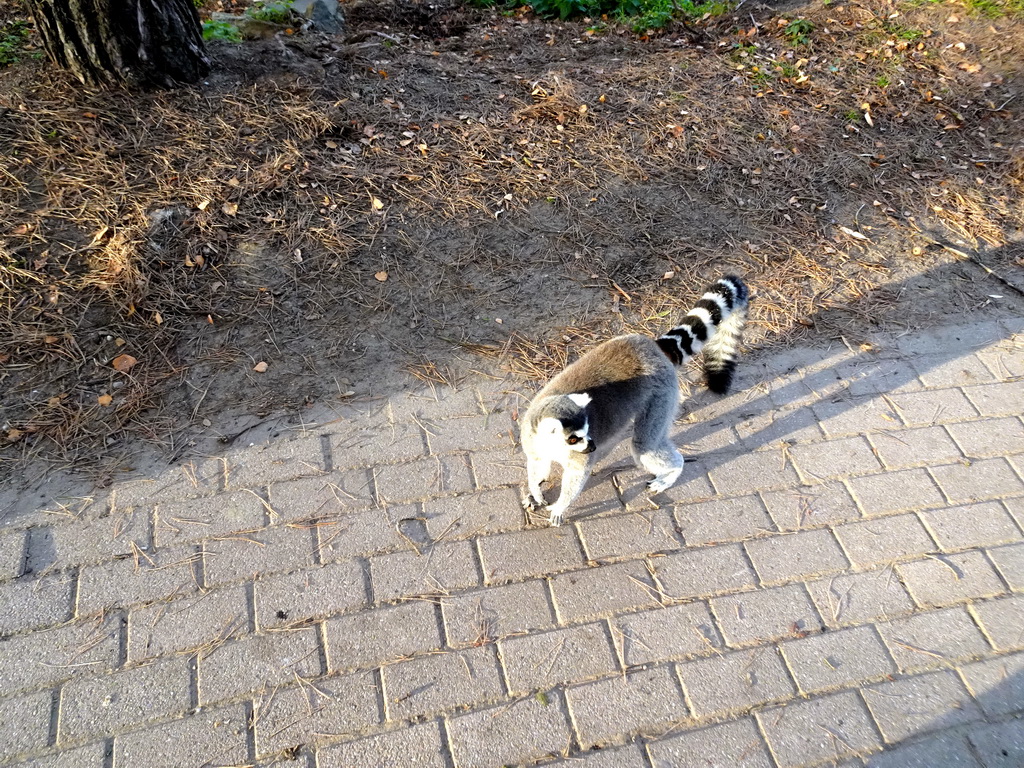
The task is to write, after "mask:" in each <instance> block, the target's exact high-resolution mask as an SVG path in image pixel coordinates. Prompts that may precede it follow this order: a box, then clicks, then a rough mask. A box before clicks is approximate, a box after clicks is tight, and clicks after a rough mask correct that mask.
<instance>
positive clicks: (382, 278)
mask: <svg viewBox="0 0 1024 768" xmlns="http://www.w3.org/2000/svg"><path fill="white" fill-rule="evenodd" d="M374 277H375V278H377V282H378V283H385V282H387V279H388V273H387V272H385V271H384V270H383V269H382V270H381V271H380V272H377V273H376V274H374Z"/></svg>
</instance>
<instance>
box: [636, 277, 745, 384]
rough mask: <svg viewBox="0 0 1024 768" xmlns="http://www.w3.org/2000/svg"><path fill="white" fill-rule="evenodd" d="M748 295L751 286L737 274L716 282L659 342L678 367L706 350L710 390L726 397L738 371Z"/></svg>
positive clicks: (705, 371) (705, 358)
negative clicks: (737, 355) (748, 288)
mask: <svg viewBox="0 0 1024 768" xmlns="http://www.w3.org/2000/svg"><path fill="white" fill-rule="evenodd" d="M748 296H749V293H748V292H747V286H746V285H745V284H744V282H743V281H742V280H740V279H739V278H738V277H736V276H735V275H727V276H726V277H723V278H721V279H719V280H716V281H715V282H714V283H712V284H711V285H710V286H708V289H707V291H705V293H704V295H703V296H701V298H700V301H698V302H697V304H696V306H695V307H694V308H693V309H691V310H690V311H689V313H688V314H687V315H686V317H684V318H683V321H682V322H681V323H680V324H679V325H677V326H676V327H675V328H673V329H672V330H670V331H668V332H667V333H666V334H665V335H664V336H660V337H658V338H657V339H655V341H656V342H657V344H658V346H659V347H661V350H662V352H664V353H665V354H666V355H668V358H669V360H671V361H672V362H673V363H674V364H675V365H682V364H683V363H685V362H686V361H687V360H689V359H690V358H691V357H693V356H694V355H696V354H697V353H698V352H700V351H701V349H703V350H704V376H705V378H706V380H707V384H708V389H710V390H711V391H712V392H716V393H718V394H720V395H724V394H725V393H726V392H728V391H729V385H730V384H732V375H733V371H735V370H736V354H737V353H738V352H739V346H740V338H741V336H742V334H743V326H744V325H745V324H746V322H747V303H748Z"/></svg>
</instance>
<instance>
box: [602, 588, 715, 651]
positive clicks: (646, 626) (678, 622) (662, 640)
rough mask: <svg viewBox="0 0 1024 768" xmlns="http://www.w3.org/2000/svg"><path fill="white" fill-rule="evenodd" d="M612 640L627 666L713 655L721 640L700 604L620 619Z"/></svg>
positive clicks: (633, 614) (642, 613)
mask: <svg viewBox="0 0 1024 768" xmlns="http://www.w3.org/2000/svg"><path fill="white" fill-rule="evenodd" d="M612 637H613V638H614V640H615V644H616V645H617V646H618V649H619V653H620V655H621V657H622V659H623V661H624V662H625V664H626V665H627V666H634V665H637V664H648V663H652V662H658V661H667V660H669V659H681V658H685V657H687V656H696V655H701V654H706V653H710V652H712V651H716V650H717V649H719V648H721V647H722V638H721V636H720V635H719V634H718V629H717V628H716V627H715V622H714V619H712V618H711V614H710V613H708V609H707V606H705V605H704V604H703V603H688V604H686V605H672V606H667V607H665V608H654V609H652V610H650V611H642V612H641V613H632V614H628V615H626V616H619V617H617V618H616V619H614V620H613V621H612Z"/></svg>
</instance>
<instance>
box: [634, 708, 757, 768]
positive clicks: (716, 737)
mask: <svg viewBox="0 0 1024 768" xmlns="http://www.w3.org/2000/svg"><path fill="white" fill-rule="evenodd" d="M647 750H648V752H649V753H650V755H651V762H652V763H653V764H654V768H682V767H683V766H697V765H699V766H701V768H773V764H772V761H771V758H770V757H769V756H768V750H767V749H765V744H764V742H763V741H762V740H761V735H760V734H759V733H758V731H757V726H756V725H754V721H753V720H751V719H749V718H743V719H742V720H735V721H733V722H731V723H724V724H722V725H713V726H711V727H710V728H701V729H700V730H694V731H685V732H683V733H680V734H676V735H673V736H670V737H668V738H667V739H662V740H661V741H656V742H654V743H652V744H650V745H648V747H647Z"/></svg>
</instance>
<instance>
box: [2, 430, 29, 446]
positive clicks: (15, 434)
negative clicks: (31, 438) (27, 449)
mask: <svg viewBox="0 0 1024 768" xmlns="http://www.w3.org/2000/svg"><path fill="white" fill-rule="evenodd" d="M24 434H25V433H24V432H23V431H22V430H20V429H9V430H7V435H6V437H7V442H9V443H15V442H17V441H18V440H20V439H21V436H22V435H24Z"/></svg>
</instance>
